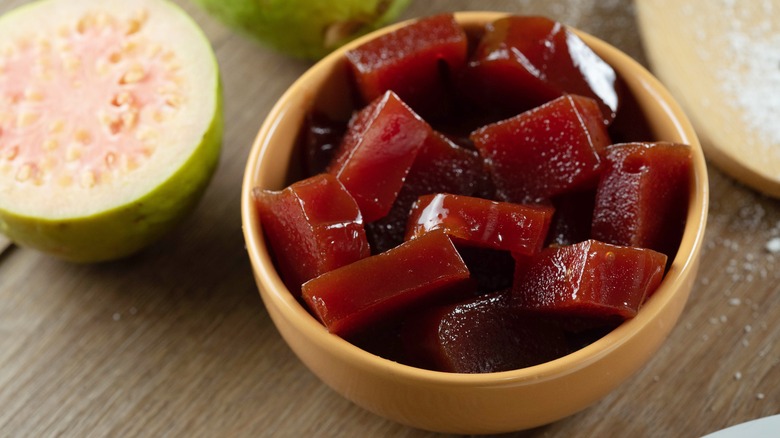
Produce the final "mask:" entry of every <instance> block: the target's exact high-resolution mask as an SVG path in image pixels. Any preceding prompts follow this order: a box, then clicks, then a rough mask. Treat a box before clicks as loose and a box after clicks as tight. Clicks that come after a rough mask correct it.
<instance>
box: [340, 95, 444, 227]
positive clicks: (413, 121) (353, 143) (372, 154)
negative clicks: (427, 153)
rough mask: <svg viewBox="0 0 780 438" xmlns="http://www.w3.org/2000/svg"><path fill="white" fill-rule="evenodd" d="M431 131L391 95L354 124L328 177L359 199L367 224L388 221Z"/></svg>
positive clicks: (383, 98)
mask: <svg viewBox="0 0 780 438" xmlns="http://www.w3.org/2000/svg"><path fill="white" fill-rule="evenodd" d="M430 133H431V127H430V126H429V125H428V124H427V123H426V122H425V121H423V120H422V119H421V118H420V117H419V116H417V114H415V113H414V112H413V111H412V110H411V109H409V107H408V106H406V104H404V103H403V102H402V101H401V100H400V99H399V98H398V96H397V95H396V94H395V93H393V92H392V91H388V92H386V93H385V94H384V95H382V96H381V97H380V98H378V99H377V100H376V101H374V102H372V103H371V104H370V105H369V106H367V107H366V108H364V109H362V110H361V111H360V112H358V113H357V114H356V115H355V116H354V117H353V119H352V120H351V121H350V123H349V126H348V127H347V132H346V133H345V134H344V139H343V140H342V143H341V145H340V146H339V150H338V151H337V152H336V155H335V157H334V158H333V161H332V162H331V164H330V165H329V166H328V172H329V173H332V174H334V175H336V177H337V178H338V179H339V181H341V183H342V184H344V187H346V188H347V191H349V193H350V194H351V195H352V197H353V198H355V201H356V202H357V204H358V206H359V207H360V211H361V213H362V214H363V219H364V220H365V221H366V222H371V221H374V220H377V219H379V218H381V217H383V216H385V215H386V214H387V213H388V212H389V211H390V207H391V206H392V205H393V202H394V201H395V198H396V197H397V196H398V192H399V190H401V186H402V185H403V183H404V179H405V178H406V174H407V173H409V169H410V168H411V167H412V163H413V162H414V158H415V157H416V156H417V152H418V151H419V150H420V148H421V147H422V145H423V143H424V142H425V139H426V138H427V137H428V136H429V135H430Z"/></svg>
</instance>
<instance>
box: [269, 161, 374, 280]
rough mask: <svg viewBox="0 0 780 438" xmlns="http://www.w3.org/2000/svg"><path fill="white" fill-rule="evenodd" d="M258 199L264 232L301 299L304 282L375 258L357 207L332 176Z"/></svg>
mask: <svg viewBox="0 0 780 438" xmlns="http://www.w3.org/2000/svg"><path fill="white" fill-rule="evenodd" d="M254 195H255V199H256V204H257V210H258V213H259V215H260V224H261V226H262V228H263V232H264V234H265V237H266V239H268V243H269V244H270V247H271V249H272V252H273V256H274V258H275V259H276V264H277V266H278V268H279V272H280V274H281V277H282V279H283V280H284V283H285V284H286V285H287V287H288V288H289V289H290V291H291V292H293V293H295V294H298V293H299V292H300V288H301V285H302V284H303V283H304V282H306V281H308V280H310V279H312V278H314V277H317V276H318V275H320V274H323V273H325V272H328V271H330V270H333V269H336V268H339V267H341V266H344V265H348V264H350V263H352V262H354V261H356V260H360V259H362V258H364V257H367V256H369V255H370V249H369V247H368V241H367V240H366V234H365V231H364V229H363V219H362V217H361V215H360V211H359V210H358V206H357V204H356V203H355V200H354V199H352V196H350V194H349V193H348V192H347V190H346V189H345V188H344V186H343V185H342V184H341V183H340V182H339V181H338V180H337V179H336V178H335V177H333V176H332V175H329V174H321V175H316V176H313V177H311V178H308V179H305V180H302V181H299V182H296V183H295V184H292V185H291V186H289V187H287V188H285V189H284V190H281V191H270V190H255V192H254Z"/></svg>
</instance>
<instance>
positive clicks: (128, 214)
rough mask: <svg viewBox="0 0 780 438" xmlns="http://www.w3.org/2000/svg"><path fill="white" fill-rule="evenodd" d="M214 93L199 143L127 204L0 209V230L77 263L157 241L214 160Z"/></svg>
mask: <svg viewBox="0 0 780 438" xmlns="http://www.w3.org/2000/svg"><path fill="white" fill-rule="evenodd" d="M215 68H216V67H215ZM216 93H217V105H216V111H215V113H214V118H213V120H212V122H211V125H210V126H209V128H208V130H207V131H206V133H205V134H204V136H203V139H202V140H201V143H200V146H198V148H197V149H196V150H194V151H193V153H192V155H191V156H190V158H189V159H188V160H187V161H186V162H185V163H184V165H182V166H181V167H180V168H179V169H178V170H177V171H176V172H174V173H173V174H172V175H171V176H170V177H169V178H168V179H167V180H165V181H163V182H161V183H160V185H159V186H157V188H155V189H154V190H152V191H151V192H149V193H147V194H146V195H144V196H143V197H141V198H139V199H137V200H135V201H132V202H130V203H128V204H125V205H122V206H119V207H116V208H114V209H111V210H108V211H103V212H100V213H97V214H94V215H91V216H85V217H74V218H67V219H58V220H50V219H45V218H38V217H29V216H20V215H18V214H15V213H13V212H10V211H6V210H2V209H0V232H2V233H3V234H5V235H6V236H8V238H9V239H11V240H12V241H13V242H14V243H16V244H18V245H20V246H24V247H29V248H34V249H37V250H39V251H42V252H45V253H48V254H51V255H54V256H56V257H59V258H61V259H64V260H67V261H71V262H77V263H95V262H102V261H107V260H114V259H119V258H122V257H126V256H128V255H130V254H133V253H135V252H137V251H139V250H141V249H143V248H145V247H147V246H148V245H150V244H152V243H153V242H155V241H157V240H158V239H160V238H161V237H162V236H163V235H164V234H166V233H167V232H169V231H170V230H171V229H172V228H174V227H175V226H176V225H178V224H179V223H181V221H182V220H183V219H184V218H185V217H187V216H188V215H189V214H190V213H191V212H192V211H193V210H194V208H195V206H196V205H197V204H198V201H199V200H200V199H201V198H202V195H203V193H204V192H205V190H206V187H207V186H208V184H209V182H210V181H211V178H212V176H213V174H214V171H215V170H216V167H217V164H218V163H219V155H220V150H221V146H222V131H223V115H222V90H221V88H219V89H217V90H216ZM55 193H56V192H55ZM53 196H56V194H53Z"/></svg>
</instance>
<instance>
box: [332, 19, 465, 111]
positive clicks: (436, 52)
mask: <svg viewBox="0 0 780 438" xmlns="http://www.w3.org/2000/svg"><path fill="white" fill-rule="evenodd" d="M467 48H468V42H467V39H466V34H465V33H464V32H463V29H461V27H460V26H459V25H458V23H457V22H456V21H455V19H454V17H453V16H452V14H443V15H436V16H433V17H427V18H423V19H420V20H417V21H415V22H414V23H412V24H410V25H408V26H404V27H402V28H400V29H398V30H396V31H394V32H390V33H387V34H385V35H381V36H379V37H377V38H375V39H373V40H371V41H369V42H366V43H365V44H363V45H361V46H359V47H357V48H355V49H352V50H350V51H348V52H347V53H346V57H347V60H348V61H349V65H350V66H351V68H352V70H353V72H354V76H355V81H356V83H357V86H358V89H359V90H360V93H361V95H362V96H363V99H364V100H365V101H366V102H370V101H372V100H374V99H376V98H377V97H379V96H381V95H382V94H384V93H385V92H386V91H387V90H392V91H394V92H395V93H396V94H398V95H399V96H400V97H401V99H403V100H404V101H405V102H407V103H408V104H409V106H411V107H412V108H413V109H414V110H415V111H417V112H419V113H420V114H422V115H424V116H425V117H438V116H440V115H442V114H444V113H446V112H447V111H448V108H447V106H448V103H449V102H450V97H451V94H452V93H451V90H450V89H449V87H448V83H449V78H450V76H452V75H454V74H456V72H458V71H460V70H461V69H462V68H463V67H464V66H465V63H466V56H467Z"/></svg>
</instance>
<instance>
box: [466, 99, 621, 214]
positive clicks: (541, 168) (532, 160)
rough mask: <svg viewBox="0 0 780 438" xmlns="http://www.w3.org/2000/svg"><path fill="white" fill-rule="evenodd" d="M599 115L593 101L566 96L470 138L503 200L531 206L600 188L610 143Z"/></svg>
mask: <svg viewBox="0 0 780 438" xmlns="http://www.w3.org/2000/svg"><path fill="white" fill-rule="evenodd" d="M600 117H601V116H600V112H599V109H598V106H597V105H596V102H595V101H594V100H593V99H590V98H587V97H582V96H577V95H566V96H562V97H559V98H557V99H555V100H553V101H551V102H548V103H546V104H544V105H542V106H539V107H537V108H534V109H532V110H530V111H526V112H524V113H521V114H518V115H517V116H515V117H512V118H509V119H506V120H502V121H499V122H496V123H493V124H490V125H487V126H483V127H482V128H480V129H477V130H476V131H474V132H473V133H472V134H471V136H470V137H471V140H472V141H473V142H474V146H475V147H476V148H477V150H478V151H479V153H480V154H481V155H482V157H484V159H485V162H486V164H487V166H488V168H489V170H490V172H491V173H492V176H493V181H494V182H495V184H496V189H497V191H498V194H499V195H500V196H501V197H502V198H503V200H506V201H510V202H518V203H527V202H529V201H534V200H539V199H549V198H551V197H553V196H556V195H560V194H562V193H567V192H573V191H578V190H585V189H588V188H592V187H595V186H596V184H597V183H598V178H599V174H600V172H601V161H602V158H601V156H600V154H601V153H602V152H603V151H604V150H605V148H606V146H607V145H608V144H609V143H610V140H609V134H608V133H607V131H606V127H605V126H604V124H603V123H601V120H600Z"/></svg>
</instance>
